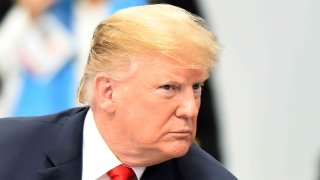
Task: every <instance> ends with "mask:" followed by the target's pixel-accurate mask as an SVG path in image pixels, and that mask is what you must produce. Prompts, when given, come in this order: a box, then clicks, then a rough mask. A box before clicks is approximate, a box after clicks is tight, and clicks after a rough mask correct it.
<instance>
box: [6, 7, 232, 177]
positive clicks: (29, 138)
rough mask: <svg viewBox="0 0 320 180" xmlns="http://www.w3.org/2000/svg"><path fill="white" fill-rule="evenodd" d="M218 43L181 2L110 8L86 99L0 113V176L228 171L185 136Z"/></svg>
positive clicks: (87, 78) (96, 40) (95, 43)
mask: <svg viewBox="0 0 320 180" xmlns="http://www.w3.org/2000/svg"><path fill="white" fill-rule="evenodd" d="M217 52H218V45H217V42H216V40H215V37H214V36H213V34H212V33H210V32H209V31H208V30H207V29H206V28H205V27H204V22H203V20H202V19H200V18H198V17H195V16H193V15H191V14H189V13H188V12H186V11H184V10H182V9H180V8H177V7H174V6H171V5H147V6H139V7H133V8H128V9H125V10H122V11H119V12H117V13H116V14H114V15H113V16H111V17H110V18H108V19H107V20H105V21H103V22H101V23H100V25H98V27H97V28H96V31H95V33H94V36H93V40H92V47H91V51H90V54H89V58H88V63H87V65H86V68H85V72H84V75H83V77H82V80H81V83H80V86H79V90H78V99H79V101H80V102H81V103H83V104H87V106H84V107H79V108H74V109H69V110H66V111H64V112H60V113H58V114H54V115H49V116H42V117H25V118H6V119H3V120H1V121H0V151H1V152H0V179H10V180H15V179H30V180H31V179H41V180H48V179H58V180H62V179H65V180H73V179H74V180H77V179H81V178H82V179H85V180H91V179H99V180H100V179H101V180H102V179H116V178H117V177H115V176H118V177H119V176H131V175H132V176H133V177H128V178H120V179H135V178H136V179H141V180H148V179H152V180H157V179H159V180H160V179H162V180H164V179H165V180H174V179H178V180H189V179H190V180H191V179H196V180H197V179H201V180H215V179H216V180H233V179H236V178H235V177H234V176H233V175H232V174H231V173H229V172H228V171H227V170H226V169H225V168H224V167H223V166H222V165H221V164H220V163H218V162H217V161H216V160H215V159H213V158H212V157H211V156H210V155H208V154H207V153H205V152H204V151H203V150H201V149H200V148H199V147H198V146H197V145H195V144H193V140H194V137H195V134H196V132H195V130H196V121H197V115H198V110H199V107H200V96H201V86H202V84H203V83H204V81H205V80H206V79H207V78H208V75H209V69H210V68H211V67H212V66H213V65H214V63H215V59H216V57H217ZM118 172H119V173H118ZM114 177H115V178H114Z"/></svg>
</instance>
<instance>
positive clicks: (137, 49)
mask: <svg viewBox="0 0 320 180" xmlns="http://www.w3.org/2000/svg"><path fill="white" fill-rule="evenodd" d="M218 51H219V45H218V43H217V41H216V38H215V36H214V35H213V34H212V33H211V32H210V31H209V30H208V29H207V27H206V24H205V21H204V20H203V19H201V18H200V17H198V16H195V15H193V14H191V13H189V12H187V11H185V10H183V9H181V8H179V7H175V6H172V5H167V4H156V5H145V6H136V7H131V8H127V9H123V10H121V11H118V12H117V13H115V14H114V15H112V16H110V17H109V18H108V19H106V20H104V21H102V22H101V23H100V24H99V25H98V26H97V28H96V30H95V32H94V35H93V39H92V44H91V50H90V54H89V57H88V62H87V65H86V67H85V72H84V75H83V77H82V79H81V82H80V86H79V89H78V101H79V102H80V103H84V104H85V103H88V102H89V99H90V98H91V97H90V96H91V95H90V89H89V87H90V84H91V83H90V82H91V80H92V79H93V77H94V76H95V75H96V74H97V73H98V72H106V73H108V74H109V75H110V76H111V77H113V78H120V77H121V74H122V73H123V72H125V69H126V68H128V66H129V64H130V58H131V57H132V56H133V55H135V54H146V53H153V54H154V53H157V54H160V55H163V56H165V57H169V58H171V59H172V60H174V61H176V62H177V63H179V64H181V65H184V66H188V67H190V68H192V67H205V68H208V69H210V68H212V67H213V66H214V63H215V62H216V59H217V54H218ZM182 57H188V58H182ZM190 57H191V58H190ZM186 59H189V60H188V61H187V60H186Z"/></svg>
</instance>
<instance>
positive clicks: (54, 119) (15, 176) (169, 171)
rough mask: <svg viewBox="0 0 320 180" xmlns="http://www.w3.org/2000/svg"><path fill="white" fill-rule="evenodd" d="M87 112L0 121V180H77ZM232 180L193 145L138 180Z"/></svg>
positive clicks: (221, 168)
mask: <svg viewBox="0 0 320 180" xmlns="http://www.w3.org/2000/svg"><path fill="white" fill-rule="evenodd" d="M87 111H88V107H81V108H73V109H69V110H66V111H63V112H60V113H58V114H54V115H49V116H41V117H20V118H5V119H0V179H1V180H81V175H82V138H83V137H82V136H83V122H84V119H85V115H86V113H87ZM158 179H159V180H160V179H161V180H174V179H177V180H193V179H194V180H234V179H236V178H235V177H234V176H233V175H232V174H231V173H229V172H228V171H227V170H226V169H225V168H224V167H223V166H222V165H221V164H220V163H219V162H218V161H216V160H215V159H213V158H212V157H211V156H210V155H208V154H207V153H206V152H204V151H203V150H201V149H200V148H199V147H198V146H197V145H192V146H191V148H190V150H189V152H188V154H187V155H185V156H184V157H181V158H177V159H172V160H170V161H166V162H164V163H161V164H158V165H154V166H151V167H147V169H146V171H145V172H144V174H143V176H142V180H158Z"/></svg>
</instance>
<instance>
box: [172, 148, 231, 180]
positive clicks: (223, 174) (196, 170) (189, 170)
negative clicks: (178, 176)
mask: <svg viewBox="0 0 320 180" xmlns="http://www.w3.org/2000/svg"><path fill="white" fill-rule="evenodd" d="M177 164H178V167H179V169H180V171H181V173H182V174H183V176H184V179H190V180H191V179H194V178H195V177H197V179H201V180H236V179H237V178H236V177H235V176H234V175H233V174H232V173H230V172H229V171H228V170H227V169H226V168H225V167H224V166H223V165H222V164H221V163H220V162H218V161H217V160H216V159H214V158H213V157H212V156H211V155H209V154H208V153H206V152H205V151H204V150H202V149H201V148H200V147H199V146H198V145H195V144H193V145H192V146H191V147H190V150H189V152H188V153H187V154H186V155H185V156H183V157H181V158H178V159H177Z"/></svg>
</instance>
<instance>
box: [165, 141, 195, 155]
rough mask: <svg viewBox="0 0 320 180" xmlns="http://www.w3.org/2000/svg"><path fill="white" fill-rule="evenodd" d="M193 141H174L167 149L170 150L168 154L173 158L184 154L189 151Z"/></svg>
mask: <svg viewBox="0 0 320 180" xmlns="http://www.w3.org/2000/svg"><path fill="white" fill-rule="evenodd" d="M191 144H192V142H186V141H185V142H175V143H173V144H172V145H171V146H170V148H168V149H167V150H168V151H169V152H168V154H169V155H170V156H171V157H172V158H178V157H181V156H184V155H185V154H187V152H188V151H189V148H190V146H191Z"/></svg>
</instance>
